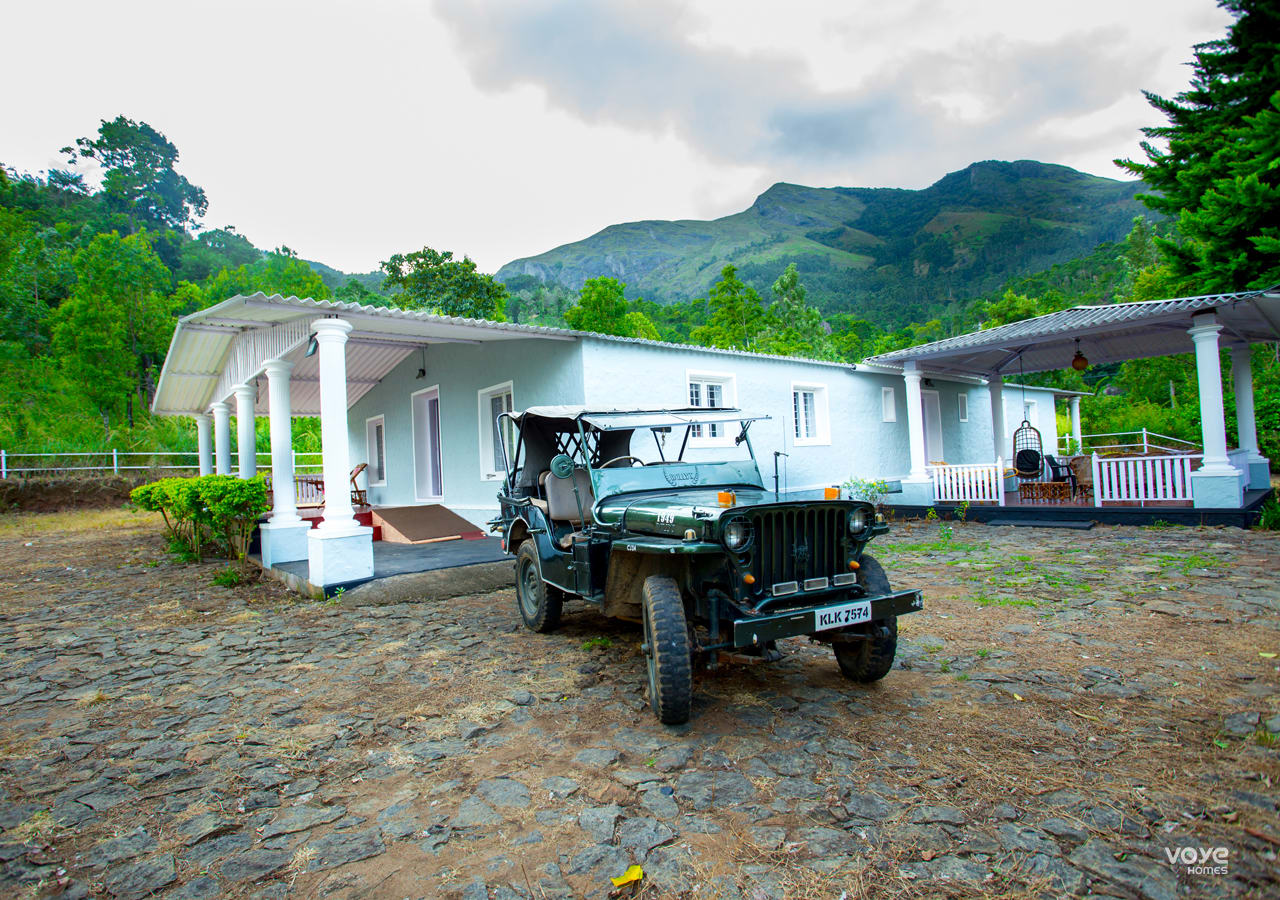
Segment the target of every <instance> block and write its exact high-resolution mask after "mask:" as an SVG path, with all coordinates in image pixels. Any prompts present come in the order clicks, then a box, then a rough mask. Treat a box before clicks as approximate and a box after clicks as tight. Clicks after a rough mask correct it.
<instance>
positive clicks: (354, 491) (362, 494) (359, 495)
mask: <svg viewBox="0 0 1280 900" xmlns="http://www.w3.org/2000/svg"><path fill="white" fill-rule="evenodd" d="M367 468H369V464H368V463H360V465H358V466H356V467H355V468H354V469H352V470H351V505H352V506H368V505H369V494H368V492H366V491H365V490H364V489H363V488H361V487H360V485H359V484H357V483H356V479H357V478H359V477H360V473H361V472H363V471H364V470H365V469H367Z"/></svg>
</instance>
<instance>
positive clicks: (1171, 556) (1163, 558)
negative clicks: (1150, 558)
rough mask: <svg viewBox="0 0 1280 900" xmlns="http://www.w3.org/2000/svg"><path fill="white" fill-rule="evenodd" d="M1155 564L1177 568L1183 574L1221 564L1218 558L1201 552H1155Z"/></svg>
mask: <svg viewBox="0 0 1280 900" xmlns="http://www.w3.org/2000/svg"><path fill="white" fill-rule="evenodd" d="M1156 564H1157V565H1158V566H1160V568H1161V569H1164V570H1166V571H1167V570H1169V569H1177V570H1178V571H1179V572H1181V573H1182V574H1183V575H1190V574H1191V573H1192V571H1193V570H1195V569H1216V568H1218V567H1220V566H1221V565H1222V562H1221V561H1220V560H1217V559H1215V558H1213V557H1212V556H1206V555H1205V554H1203V553H1189V554H1187V555H1186V556H1179V555H1178V554H1176V553H1157V554H1156Z"/></svg>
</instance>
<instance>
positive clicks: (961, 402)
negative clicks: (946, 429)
mask: <svg viewBox="0 0 1280 900" xmlns="http://www.w3.org/2000/svg"><path fill="white" fill-rule="evenodd" d="M956 406H957V407H958V408H959V410H960V421H961V422H968V421H969V395H968V394H960V395H959V396H958V397H956Z"/></svg>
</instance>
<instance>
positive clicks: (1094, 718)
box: [1071, 709, 1102, 722]
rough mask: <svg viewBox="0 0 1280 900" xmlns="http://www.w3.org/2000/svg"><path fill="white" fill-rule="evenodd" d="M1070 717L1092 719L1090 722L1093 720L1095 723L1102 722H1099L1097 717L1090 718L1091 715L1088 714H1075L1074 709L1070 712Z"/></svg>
mask: <svg viewBox="0 0 1280 900" xmlns="http://www.w3.org/2000/svg"><path fill="white" fill-rule="evenodd" d="M1071 715H1073V716H1079V717H1080V718H1082V719H1092V720H1093V721H1095V722H1101V721H1102V720H1101V719H1099V718H1098V717H1097V716H1091V715H1089V714H1088V713H1082V712H1076V711H1075V710H1074V709H1073V710H1071Z"/></svg>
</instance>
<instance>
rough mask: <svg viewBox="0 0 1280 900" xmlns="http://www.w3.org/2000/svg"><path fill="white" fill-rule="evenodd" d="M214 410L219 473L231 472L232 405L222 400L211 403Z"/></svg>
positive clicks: (215, 448) (216, 455)
mask: <svg viewBox="0 0 1280 900" xmlns="http://www.w3.org/2000/svg"><path fill="white" fill-rule="evenodd" d="M209 409H211V410H213V446H214V456H215V458H216V459H217V466H216V468H217V472H218V474H219V475H230V474H231V407H230V406H228V405H227V404H226V403H223V402H221V401H219V402H217V403H213V404H210V406H209Z"/></svg>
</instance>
